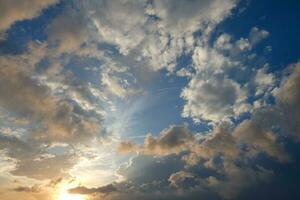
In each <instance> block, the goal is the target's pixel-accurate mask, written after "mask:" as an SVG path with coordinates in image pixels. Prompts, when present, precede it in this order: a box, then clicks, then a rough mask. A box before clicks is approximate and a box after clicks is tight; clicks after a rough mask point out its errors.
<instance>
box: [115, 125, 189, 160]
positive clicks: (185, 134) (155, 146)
mask: <svg viewBox="0 0 300 200" xmlns="http://www.w3.org/2000/svg"><path fill="white" fill-rule="evenodd" d="M194 140H195V138H194V136H193V134H192V133H191V132H190V131H189V129H188V127H187V126H186V125H172V126H170V127H169V128H167V129H164V130H163V131H162V132H160V134H159V136H158V137H157V138H155V137H153V136H152V135H147V136H146V138H145V141H144V145H143V146H138V145H136V144H134V143H133V142H130V141H127V142H122V143H121V144H120V145H119V147H118V150H119V152H121V153H129V152H137V151H141V152H143V153H144V154H149V155H151V154H154V155H169V154H177V153H180V152H182V151H183V150H185V149H188V147H189V145H190V144H191V143H193V142H194Z"/></svg>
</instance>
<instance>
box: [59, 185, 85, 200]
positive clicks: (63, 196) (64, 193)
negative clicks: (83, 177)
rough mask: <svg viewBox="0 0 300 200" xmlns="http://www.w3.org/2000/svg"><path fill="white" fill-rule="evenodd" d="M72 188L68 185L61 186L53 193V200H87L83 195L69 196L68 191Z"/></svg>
mask: <svg viewBox="0 0 300 200" xmlns="http://www.w3.org/2000/svg"><path fill="white" fill-rule="evenodd" d="M70 188H72V187H71V186H70V185H68V184H62V185H61V186H60V187H59V188H57V189H58V190H57V191H56V193H55V196H54V200H88V198H86V196H85V195H80V194H71V193H69V192H68V190H69V189H70Z"/></svg>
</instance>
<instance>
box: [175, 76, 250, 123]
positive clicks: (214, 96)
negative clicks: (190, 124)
mask: <svg viewBox="0 0 300 200" xmlns="http://www.w3.org/2000/svg"><path fill="white" fill-rule="evenodd" d="M181 96H182V97H183V98H184V99H185V100H186V101H187V102H186V104H185V105H184V109H183V113H182V115H183V116H184V117H192V118H193V119H194V120H195V121H200V120H210V121H213V122H220V121H224V120H228V119H229V117H232V116H235V114H240V113H239V111H240V109H238V108H239V107H240V106H241V105H244V104H246V102H245V100H246V98H247V93H246V91H245V89H243V88H242V87H241V86H240V85H239V84H238V83H236V82H234V81H233V80H230V79H226V78H225V79H222V78H215V77H211V78H208V79H207V80H202V78H201V77H197V76H195V77H193V78H192V80H191V81H190V83H189V85H188V86H187V87H186V88H185V89H184V90H183V92H182V94H181ZM246 111H247V109H246Z"/></svg>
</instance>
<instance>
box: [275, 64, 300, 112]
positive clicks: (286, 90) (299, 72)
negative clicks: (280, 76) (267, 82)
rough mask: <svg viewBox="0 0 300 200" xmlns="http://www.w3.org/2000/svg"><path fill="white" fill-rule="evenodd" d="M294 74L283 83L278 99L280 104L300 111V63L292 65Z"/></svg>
mask: <svg viewBox="0 0 300 200" xmlns="http://www.w3.org/2000/svg"><path fill="white" fill-rule="evenodd" d="M291 68H292V69H291V71H292V73H291V74H290V76H288V78H287V79H286V80H285V81H283V84H282V86H281V87H280V89H279V91H278V93H277V95H276V97H277V99H278V101H279V103H282V104H285V105H288V106H290V107H294V108H295V109H299V106H300V105H299V99H300V90H299V87H298V86H299V83H300V63H296V64H293V65H291Z"/></svg>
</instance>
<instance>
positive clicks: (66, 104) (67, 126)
mask: <svg viewBox="0 0 300 200" xmlns="http://www.w3.org/2000/svg"><path fill="white" fill-rule="evenodd" d="M34 49H37V50H32V51H31V52H27V53H24V55H16V56H7V57H6V56H2V57H1V58H0V59H1V61H0V63H1V70H0V77H1V80H0V82H1V86H0V105H1V107H2V108H4V109H5V110H6V111H7V112H9V113H11V114H14V115H16V116H17V117H18V118H21V119H22V118H26V119H27V121H29V123H31V124H33V125H34V126H32V129H31V137H32V139H34V140H39V141H45V142H53V141H57V142H76V141H77V142H78V141H82V140H84V139H87V138H91V137H95V136H96V135H97V134H98V133H100V130H101V127H100V123H99V119H97V118H94V117H90V116H89V115H86V114H84V113H83V112H82V111H80V109H77V108H76V105H74V104H71V100H72V99H71V100H70V99H69V100H68V99H67V98H65V97H64V96H56V95H54V94H53V91H52V89H51V88H50V87H48V86H47V85H46V84H44V83H43V82H41V81H40V79H38V77H36V76H34V73H35V72H34V69H35V66H36V64H37V63H38V62H39V61H41V59H42V58H43V57H44V54H43V53H39V54H38V55H37V53H36V51H38V49H40V48H39V47H36V48H34ZM42 50H43V48H42ZM31 58H32V60H31Z"/></svg>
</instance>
